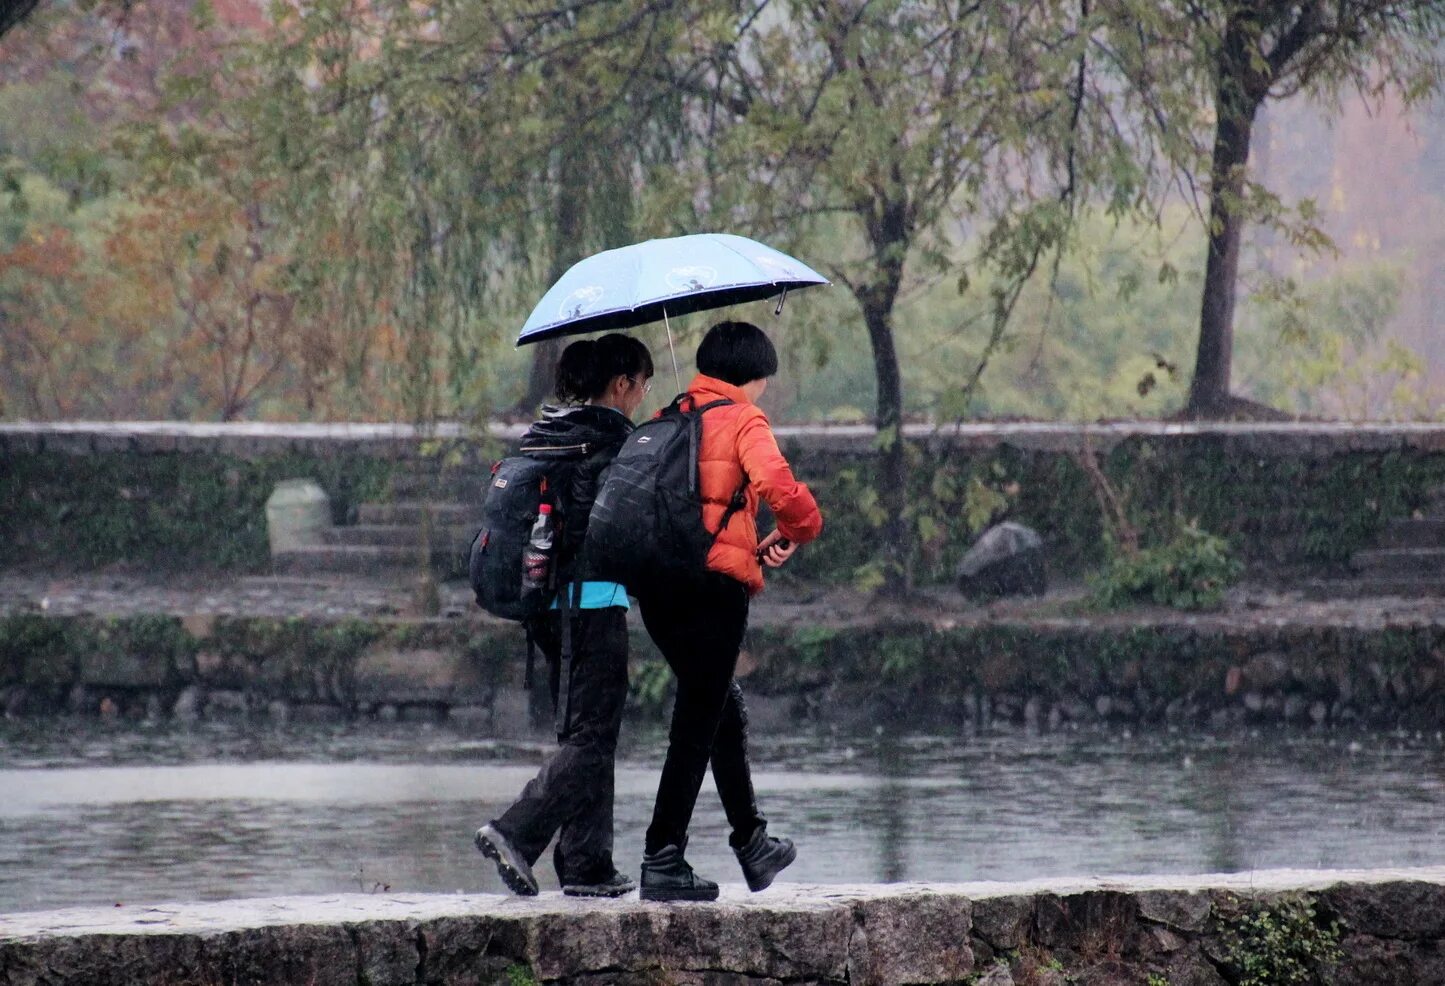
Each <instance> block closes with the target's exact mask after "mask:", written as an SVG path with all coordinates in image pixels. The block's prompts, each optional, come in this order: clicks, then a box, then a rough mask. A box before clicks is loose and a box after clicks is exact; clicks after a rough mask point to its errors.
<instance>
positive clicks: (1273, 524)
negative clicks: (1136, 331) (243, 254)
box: [0, 422, 1445, 583]
mask: <svg viewBox="0 0 1445 986" xmlns="http://www.w3.org/2000/svg"><path fill="white" fill-rule="evenodd" d="M520 431H521V427H520V426H515V425H493V426H489V427H486V428H476V429H467V428H462V427H460V426H457V425H442V426H438V427H437V428H435V429H432V430H429V431H425V432H422V431H418V430H417V429H414V428H410V427H408V426H403V425H269V424H250V425H244V424H243V425H195V424H180V423H167V422H148V423H129V424H128V423H118V424H87V423H83V422H80V423H58V424H44V425H40V424H24V423H0V466H3V468H0V566H22V567H24V566H29V567H36V566H40V567H47V566H48V567H52V568H57V569H65V570H72V571H74V570H90V569H94V568H97V567H100V566H104V565H107V564H112V563H116V562H122V563H131V564H141V565H147V566H157V567H167V568H187V569H188V568H195V567H202V568H211V569H224V570H239V571H263V570H265V569H266V568H267V566H268V564H269V556H268V553H267V548H266V536H265V524H264V518H263V516H262V507H263V505H264V503H265V500H266V497H267V496H268V495H269V494H270V492H271V489H272V488H273V487H274V485H275V483H276V482H277V481H278V480H280V479H285V478H296V477H306V478H312V479H315V480H316V481H318V482H319V483H321V485H322V487H323V488H325V489H326V490H327V492H328V493H329V494H330V496H331V501H332V506H333V509H334V511H335V516H336V520H337V522H338V523H345V522H347V521H348V520H350V519H352V518H354V517H355V516H356V509H357V507H358V505H359V504H361V503H363V502H377V501H384V500H386V499H387V498H389V497H391V496H392V495H393V491H394V490H395V489H397V486H396V484H395V482H394V480H396V479H407V478H408V474H409V473H413V472H415V471H416V470H417V468H418V466H419V465H421V464H422V460H430V462H431V465H432V466H434V465H435V462H436V461H438V460H444V461H446V462H447V463H448V464H449V466H450V467H451V468H453V469H462V470H466V469H473V470H474V469H477V468H480V467H482V466H484V465H486V464H488V463H489V462H490V461H491V460H492V459H493V458H494V457H496V456H497V455H499V454H501V452H502V451H503V450H504V449H505V448H507V447H508V444H509V443H510V442H511V441H513V440H514V439H515V438H517V437H518V436H519V434H520ZM778 433H779V438H780V440H781V441H782V444H783V445H784V447H785V449H786V450H787V451H788V453H789V455H790V456H792V457H793V458H794V460H795V462H796V464H797V466H798V471H799V473H800V475H802V476H804V477H805V478H806V479H807V480H808V481H809V482H810V483H811V484H812V485H813V486H814V487H815V489H816V491H817V493H818V495H819V499H820V501H821V502H822V504H823V506H824V509H825V513H826V515H827V518H828V528H827V531H826V533H825V536H824V537H823V539H822V540H820V541H819V542H818V543H817V544H815V545H812V546H810V548H809V550H808V551H806V552H803V553H801V554H800V555H799V557H798V558H797V559H796V561H795V562H794V563H793V565H792V566H790V567H791V569H792V570H793V571H794V572H795V573H796V574H797V575H798V576H799V577H801V578H805V579H810V580H819V581H824V582H832V583H846V582H850V581H853V580H855V579H856V578H859V577H866V575H863V574H862V573H865V572H866V570H867V566H868V564H869V562H870V560H872V558H873V557H874V555H875V554H876V552H875V550H874V548H875V546H876V540H877V527H878V524H879V522H880V518H879V517H878V516H877V515H876V509H874V508H872V507H870V503H872V502H873V499H872V496H873V494H872V491H873V487H874V477H873V474H872V472H873V468H874V465H873V455H872V450H873V446H874V435H873V432H872V431H871V429H868V428H862V427H821V426H819V427H781V428H779V429H778ZM908 435H909V437H910V438H911V439H912V442H913V445H912V449H911V452H910V455H911V457H912V460H913V462H912V466H911V468H910V471H909V475H910V491H909V502H910V504H911V507H910V509H911V510H912V511H913V512H914V514H916V516H914V517H911V518H910V520H911V521H912V522H913V523H914V524H915V526H916V527H917V528H918V530H919V532H920V538H919V551H918V555H917V557H916V559H915V561H914V570H915V575H916V577H917V579H918V581H920V582H923V583H927V582H930V581H943V580H947V579H948V578H949V577H950V576H951V573H952V571H953V566H954V565H955V564H956V562H957V560H958V558H959V557H960V556H961V554H962V553H963V551H964V550H966V548H967V546H968V543H969V541H970V539H971V538H972V537H973V536H974V534H975V533H976V532H975V531H974V530H973V529H972V528H971V527H970V526H969V524H968V522H967V520H966V518H967V517H968V516H969V515H970V513H971V512H974V511H976V509H977V502H978V494H979V493H980V491H981V490H985V489H986V490H991V491H992V493H993V495H995V496H997V497H999V498H1000V499H999V501H998V503H999V509H1000V510H1001V511H1003V512H1005V513H1006V515H1007V516H1010V517H1012V518H1013V519H1016V520H1021V521H1023V522H1024V523H1027V524H1029V525H1031V526H1033V527H1035V528H1037V529H1038V530H1040V531H1041V532H1042V533H1043V534H1044V536H1045V538H1046V541H1047V542H1048V544H1049V548H1050V552H1051V556H1052V559H1053V563H1054V565H1055V567H1056V568H1057V569H1078V568H1080V567H1084V566H1088V565H1091V564H1093V563H1094V562H1096V561H1098V560H1099V558H1100V556H1101V553H1102V546H1103V543H1104V542H1103V530H1102V526H1101V519H1100V513H1099V508H1098V506H1097V504H1096V502H1095V498H1094V495H1093V492H1092V491H1091V488H1090V486H1089V482H1088V479H1087V478H1086V475H1085V473H1084V472H1083V470H1082V469H1080V468H1079V466H1078V463H1077V456H1078V455H1079V454H1081V453H1086V452H1092V453H1096V454H1097V455H1098V456H1100V458H1101V460H1102V462H1103V466H1104V469H1105V471H1106V472H1107V473H1108V474H1109V475H1110V476H1111V477H1112V479H1113V481H1114V482H1115V483H1116V484H1117V485H1118V487H1119V489H1120V491H1121V492H1122V493H1123V494H1124V495H1125V497H1126V499H1127V500H1128V501H1129V503H1130V505H1131V508H1132V512H1133V513H1134V515H1135V520H1136V523H1138V524H1139V525H1140V526H1141V528H1142V529H1143V531H1144V533H1145V534H1146V536H1153V535H1154V534H1156V533H1159V534H1160V535H1161V536H1162V535H1164V534H1167V533H1168V532H1169V531H1172V530H1173V528H1174V526H1175V525H1177V523H1178V522H1179V521H1180V520H1198V521H1199V522H1200V523H1201V525H1202V526H1203V527H1204V528H1205V529H1206V530H1210V531H1212V532H1214V533H1217V534H1223V535H1226V536H1228V537H1229V538H1230V539H1231V541H1232V543H1233V544H1234V546H1235V549H1236V550H1237V551H1238V552H1239V553H1240V554H1241V555H1242V556H1243V557H1244V558H1245V559H1246V560H1247V561H1249V562H1251V563H1253V564H1255V565H1256V566H1263V567H1265V568H1269V569H1277V568H1279V567H1280V566H1292V567H1300V566H1303V567H1305V568H1307V569H1309V570H1311V571H1315V572H1321V573H1330V572H1339V571H1341V570H1343V567H1344V565H1345V564H1346V562H1347V561H1348V559H1349V558H1350V556H1351V554H1352V553H1353V552H1354V551H1356V550H1358V549H1360V548H1362V547H1365V546H1367V545H1368V544H1369V543H1370V540H1371V538H1372V537H1374V536H1375V534H1376V533H1377V532H1378V531H1379V530H1380V529H1381V528H1382V526H1383V525H1384V524H1385V523H1386V522H1388V521H1389V520H1390V519H1391V518H1393V517H1401V516H1405V515H1407V514H1408V513H1409V512H1410V511H1411V510H1413V509H1416V508H1418V507H1419V506H1420V505H1421V504H1422V503H1423V502H1424V501H1425V499H1426V498H1427V496H1428V494H1429V491H1430V490H1431V489H1433V488H1436V487H1440V486H1442V485H1445V426H1440V425H1424V424H1420V425H1408V424H1407V425H1339V424H1274V425H1232V424H1208V425H1182V424H1162V423H1157V422H1154V423H1150V422H1133V423H1118V424H1099V425H1071V424H1048V423H1044V424H1007V425H1003V424H996V425H986V424H979V425H960V426H957V427H950V428H946V429H940V430H935V429H930V428H924V427H921V426H911V427H910V428H909V429H908ZM426 468H429V467H426V466H423V468H422V471H423V472H425V471H426ZM464 485H465V484H464ZM466 488H467V489H471V488H472V487H471V486H466ZM401 489H404V490H408V491H412V490H414V489H415V487H414V485H412V484H410V483H403V485H402V486H401ZM414 495H415V494H414V493H413V492H407V493H405V494H404V495H403V497H402V498H407V497H411V496H414ZM971 498H972V499H971Z"/></svg>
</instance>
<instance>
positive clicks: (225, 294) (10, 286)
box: [0, 187, 398, 421]
mask: <svg viewBox="0 0 1445 986" xmlns="http://www.w3.org/2000/svg"><path fill="white" fill-rule="evenodd" d="M281 242H284V238H283V237H282V236H280V235H278V232H277V231H276V230H274V229H272V228H270V227H269V226H268V224H267V220H266V218H265V211H264V209H263V208H262V206H261V204H260V203H259V202H257V201H248V200H247V198H246V197H236V196H232V195H229V194H227V193H225V192H222V191H219V190H217V189H214V188H206V187H183V188H171V189H167V190H166V192H165V193H164V194H163V195H156V196H152V197H149V198H144V199H140V200H138V201H133V202H129V203H126V204H124V205H123V206H121V207H120V208H119V209H118V210H117V211H116V214H115V215H114V216H113V217H112V218H111V219H110V220H109V221H108V222H106V223H105V224H103V225H102V226H101V227H100V228H96V227H91V228H89V229H87V230H85V231H83V232H73V231H71V230H69V229H66V228H64V227H63V226H58V225H57V226H48V227H39V228H31V229H29V230H27V231H26V232H25V233H24V234H23V235H22V236H21V238H20V239H19V241H18V242H17V243H16V244H15V245H14V246H13V247H11V248H10V249H9V250H5V251H3V252H0V328H3V332H0V395H3V399H4V406H3V407H0V413H3V414H5V415H6V416H9V417H27V418H39V419H51V418H90V417H94V418H107V419H124V418H184V419H193V420H207V419H209V420H221V421H230V420H237V419H242V418H296V417H298V416H301V415H304V416H306V417H309V418H322V419H325V418H352V417H368V418H369V417H376V416H379V415H387V414H390V413H394V412H395V411H396V410H397V403H398V402H397V401H396V400H393V399H390V398H389V396H388V393H387V392H388V389H389V382H388V374H387V373H386V366H387V364H388V362H389V361H391V360H393V359H395V358H396V356H397V351H398V340H397V339H396V334H395V331H394V329H393V328H392V326H391V325H390V323H389V322H388V321H387V319H386V317H385V315H386V313H385V312H384V311H378V312H376V313H375V314H374V317H371V318H363V319H355V318H349V319H346V320H345V324H344V325H343V320H342V319H341V318H340V317H338V315H337V314H336V312H337V305H338V301H339V296H338V294H337V292H336V291H335V290H333V289H332V288H331V287H330V286H328V285H325V284H322V285H313V286H311V287H310V288H309V289H307V290H303V289H302V288H301V287H299V286H298V285H297V284H296V283H295V281H294V278H293V272H292V263H291V257H290V256H289V255H288V253H287V252H284V251H282V250H280V249H278V247H277V244H278V243H281ZM332 246H333V247H334V248H335V249H338V250H339V249H341V248H342V247H341V245H340V244H333V245H332Z"/></svg>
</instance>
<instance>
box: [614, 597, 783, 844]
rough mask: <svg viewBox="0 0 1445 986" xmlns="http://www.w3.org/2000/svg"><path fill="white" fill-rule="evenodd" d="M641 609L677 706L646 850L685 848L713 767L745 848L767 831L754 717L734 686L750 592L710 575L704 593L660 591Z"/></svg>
mask: <svg viewBox="0 0 1445 986" xmlns="http://www.w3.org/2000/svg"><path fill="white" fill-rule="evenodd" d="M638 602H639V604H640V605H641V608H642V622H643V623H644V624H645V625H646V626H647V632H648V633H649V634H650V635H651V636H652V640H653V642H654V643H655V644H657V648H658V650H660V651H662V656H663V657H664V658H666V659H667V663H668V665H669V666H670V667H671V668H672V672H673V674H675V675H676V676H677V701H676V703H675V704H674V705H673V707H672V729H671V731H670V732H669V734H668V747H667V758H666V759H665V760H664V761H663V764H662V777H661V779H660V780H659V781H658V785H657V802H656V803H655V805H654V806H653V810H652V824H651V825H650V826H648V829H647V851H648V852H649V853H653V852H657V851H658V850H659V849H662V848H663V847H664V846H669V845H673V846H679V847H681V846H682V845H683V844H684V843H685V842H686V839H687V827H688V823H689V822H691V821H692V810H693V807H694V806H695V805H696V804H697V795H698V791H699V790H701V788H702V776H703V774H704V773H705V772H706V771H707V766H708V762H709V760H711V762H712V776H713V781H714V782H715V783H716V784H717V793H718V795H719V796H720V797H721V798H722V803H723V811H724V812H726V813H727V819H728V824H730V825H731V826H732V830H733V831H732V836H731V837H730V841H731V842H732V844H733V845H734V846H742V845H744V844H746V843H747V841H748V839H749V838H751V837H752V835H753V833H754V832H755V831H756V830H757V828H758V827H759V826H761V825H765V824H767V823H766V820H765V819H764V818H763V816H762V815H761V814H760V813H759V812H758V806H757V799H756V798H755V797H754V796H753V775H752V768H751V767H750V766H749V765H748V713H747V708H746V706H744V704H743V693H742V689H741V688H739V687H738V683H737V682H736V681H734V680H733V669H734V667H735V666H736V665H737V660H738V651H739V650H740V649H741V647H742V642H743V633H744V631H745V630H746V629H747V625H748V591H747V587H746V586H744V585H743V584H742V583H741V582H738V581H737V580H736V579H730V578H728V577H727V576H725V575H718V574H716V573H711V572H710V573H708V575H707V576H706V579H705V581H704V582H703V583H702V584H701V586H698V587H693V588H691V589H689V590H687V591H681V592H679V591H666V590H663V591H654V592H651V593H649V594H648V595H646V596H643V597H640V598H639V599H638Z"/></svg>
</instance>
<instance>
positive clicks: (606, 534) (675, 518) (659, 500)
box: [586, 394, 747, 594]
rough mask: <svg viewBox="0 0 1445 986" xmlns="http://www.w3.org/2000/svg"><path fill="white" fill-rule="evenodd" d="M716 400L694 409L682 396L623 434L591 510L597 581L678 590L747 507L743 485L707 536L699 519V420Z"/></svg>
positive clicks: (591, 556)
mask: <svg viewBox="0 0 1445 986" xmlns="http://www.w3.org/2000/svg"><path fill="white" fill-rule="evenodd" d="M731 403H733V402H732V401H730V400H716V401H712V402H710V403H708V404H703V405H700V406H699V405H697V404H696V402H695V401H694V399H693V398H692V397H691V395H689V394H682V395H680V396H679V397H678V398H677V399H676V400H674V401H673V402H672V403H671V404H670V405H668V406H667V407H666V408H664V409H663V411H662V412H661V413H660V414H659V415H658V416H657V417H655V418H653V419H652V420H651V421H647V422H645V423H643V424H641V425H638V426H637V428H636V429H635V430H634V431H633V432H632V434H631V435H630V436H628V438H627V441H626V442H625V443H624V444H623V446H622V450H621V451H620V452H618V453H617V458H616V459H614V460H613V462H612V467H611V469H610V470H609V471H608V473H607V480H606V482H605V483H603V485H602V489H601V490H600V491H599V492H598V494H597V500H596V502H595V503H594V504H593V505H592V514H591V518H590V520H589V521H588V525H587V540H586V551H587V558H588V561H589V564H590V565H591V566H592V570H593V572H594V573H595V574H596V576H597V577H598V578H601V579H607V580H609V581H613V582H620V583H622V585H624V586H626V587H627V590H628V591H629V592H631V593H633V594H638V593H645V592H647V591H649V590H650V589H653V588H656V587H658V586H677V585H679V584H686V583H688V582H693V581H696V580H697V579H699V578H700V577H701V576H702V575H703V573H704V572H706V571H707V555H708V552H709V551H711V550H712V545H713V542H714V541H716V540H717V536H718V533H719V532H720V531H722V529H723V528H725V527H727V525H728V521H730V520H732V517H733V514H735V513H737V511H738V510H740V509H742V507H743V505H744V504H745V503H746V499H745V490H746V488H747V481H746V480H744V482H743V485H742V486H740V487H739V488H738V490H737V492H736V493H734V494H733V498H732V500H731V502H730V503H729V504H728V508H727V511H726V512H725V513H724V514H723V519H722V523H721V524H719V525H718V529H717V530H716V531H709V530H708V529H707V527H706V526H705V525H704V523H703V518H702V505H703V500H702V492H701V489H700V485H699V484H700V479H699V475H698V450H699V449H700V448H701V447H702V417H703V415H704V414H706V413H707V412H708V411H710V410H712V409H713V408H715V407H721V406H722V405H724V404H731Z"/></svg>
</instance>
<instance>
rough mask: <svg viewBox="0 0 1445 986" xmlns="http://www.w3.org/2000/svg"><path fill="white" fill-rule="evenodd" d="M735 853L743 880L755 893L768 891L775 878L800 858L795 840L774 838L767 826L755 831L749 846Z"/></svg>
mask: <svg viewBox="0 0 1445 986" xmlns="http://www.w3.org/2000/svg"><path fill="white" fill-rule="evenodd" d="M733 852H735V853H737V857H738V862H739V863H741V864H742V867H743V879H745V880H747V881H748V889H749V890H751V891H753V893H757V892H758V891H759V890H766V889H767V888H768V886H769V885H770V884H771V883H772V882H773V878H774V877H775V876H777V875H778V874H779V873H781V872H782V871H783V870H784V868H786V867H787V865H788V864H789V863H791V862H792V861H793V860H795V859H797V858H798V850H797V849H795V848H793V840H792V839H775V838H773V837H772V836H770V835H768V829H767V826H765V825H759V826H758V827H757V828H756V829H754V830H753V837H752V838H751V839H749V840H748V844H747V845H745V846H743V847H742V848H741V849H738V848H734V849H733Z"/></svg>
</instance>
